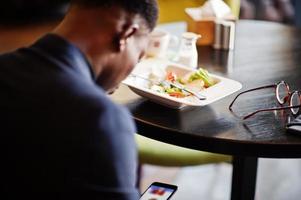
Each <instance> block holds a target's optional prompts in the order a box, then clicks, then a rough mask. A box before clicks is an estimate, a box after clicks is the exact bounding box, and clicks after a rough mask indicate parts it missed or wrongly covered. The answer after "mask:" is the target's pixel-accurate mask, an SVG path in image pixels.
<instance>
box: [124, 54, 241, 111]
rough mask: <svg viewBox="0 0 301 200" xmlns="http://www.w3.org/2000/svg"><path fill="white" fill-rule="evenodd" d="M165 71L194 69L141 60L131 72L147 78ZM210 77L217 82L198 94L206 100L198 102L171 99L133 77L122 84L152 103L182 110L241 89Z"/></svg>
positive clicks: (170, 63)
mask: <svg viewBox="0 0 301 200" xmlns="http://www.w3.org/2000/svg"><path fill="white" fill-rule="evenodd" d="M166 69H171V70H172V71H175V72H176V74H186V73H189V72H192V71H195V69H191V68H188V67H185V66H183V65H180V64H177V63H172V62H169V61H166V60H159V59H147V60H143V61H142V62H140V63H139V64H137V66H136V67H135V69H134V70H133V72H132V74H135V75H139V76H141V77H145V78H149V76H150V74H151V73H153V74H156V75H160V74H164V71H165V70H166ZM210 75H211V77H212V78H214V79H215V81H216V82H217V83H216V84H215V85H213V86H211V87H209V88H207V89H205V90H203V91H201V92H200V93H201V94H203V95H205V96H206V100H199V99H197V98H196V97H195V96H189V97H185V98H176V97H171V96H169V95H168V94H162V93H159V92H156V91H153V90H151V89H149V84H150V83H149V82H148V81H146V80H143V79H140V78H136V77H133V76H129V77H127V78H126V79H125V80H124V81H123V83H124V84H125V85H127V86H128V87H129V88H130V89H131V90H132V91H134V92H135V93H137V94H138V95H140V96H142V97H145V98H147V99H149V100H151V101H153V102H156V103H159V104H161V105H164V106H168V107H171V108H177V109H179V108H182V107H185V106H205V105H208V104H210V103H212V102H214V101H217V100H219V99H221V98H223V97H225V96H227V95H230V94H232V93H234V92H236V91H238V90H240V89H241V87H242V85H241V83H239V82H237V81H234V80H231V79H228V78H224V77H221V76H217V75H214V74H211V73H210Z"/></svg>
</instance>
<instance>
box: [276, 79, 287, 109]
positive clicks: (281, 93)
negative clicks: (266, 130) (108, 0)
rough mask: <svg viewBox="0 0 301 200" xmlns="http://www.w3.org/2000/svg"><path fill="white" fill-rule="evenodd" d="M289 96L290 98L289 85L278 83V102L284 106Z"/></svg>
mask: <svg viewBox="0 0 301 200" xmlns="http://www.w3.org/2000/svg"><path fill="white" fill-rule="evenodd" d="M288 96H289V88H288V85H287V84H286V83H285V82H284V81H281V82H280V83H278V85H277V87H276V98H277V100H278V102H279V103H280V104H281V105H282V104H285V103H286V101H287V98H288Z"/></svg>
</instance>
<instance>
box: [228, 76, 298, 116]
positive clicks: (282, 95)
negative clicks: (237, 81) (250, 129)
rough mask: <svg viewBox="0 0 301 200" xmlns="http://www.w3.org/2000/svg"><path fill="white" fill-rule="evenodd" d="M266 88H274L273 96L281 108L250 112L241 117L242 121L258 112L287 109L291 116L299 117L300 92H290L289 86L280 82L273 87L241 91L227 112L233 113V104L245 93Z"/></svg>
mask: <svg viewBox="0 0 301 200" xmlns="http://www.w3.org/2000/svg"><path fill="white" fill-rule="evenodd" d="M266 88H275V95H276V99H277V101H278V103H279V105H280V106H281V107H273V108H266V109H259V110H256V111H254V112H251V113H249V114H247V115H244V116H242V119H243V120H245V119H248V118H249V117H251V116H253V115H255V114H257V113H259V112H267V111H275V110H285V109H289V110H290V111H291V112H292V114H293V115H295V116H296V115H299V113H300V110H301V109H300V108H301V92H300V91H290V89H289V85H288V84H287V83H286V82H285V81H280V82H279V83H276V84H273V85H267V86H262V87H258V88H253V89H250V90H246V91H243V92H241V93H239V94H238V95H237V96H236V97H235V98H234V99H233V101H232V102H231V104H230V105H229V110H230V111H231V112H233V110H232V106H233V104H234V102H235V101H236V100H237V98H238V97H239V96H240V95H242V94H245V93H247V92H252V91H255V90H261V89H266ZM287 102H288V103H289V106H283V105H284V104H285V103H287Z"/></svg>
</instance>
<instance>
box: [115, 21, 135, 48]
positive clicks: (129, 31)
mask: <svg viewBox="0 0 301 200" xmlns="http://www.w3.org/2000/svg"><path fill="white" fill-rule="evenodd" d="M138 29H139V25H138V24H131V25H128V26H124V28H123V30H122V32H121V33H120V34H119V36H118V39H117V42H118V43H117V50H118V51H119V52H121V51H124V49H125V47H126V45H127V41H128V39H129V38H131V37H132V36H133V35H134V34H135V33H136V32H137V31H138Z"/></svg>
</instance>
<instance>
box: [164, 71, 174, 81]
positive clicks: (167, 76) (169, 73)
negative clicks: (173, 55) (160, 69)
mask: <svg viewBox="0 0 301 200" xmlns="http://www.w3.org/2000/svg"><path fill="white" fill-rule="evenodd" d="M176 79H177V75H176V74H175V73H173V72H168V73H167V74H166V80H168V81H171V82H174V81H176Z"/></svg>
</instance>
